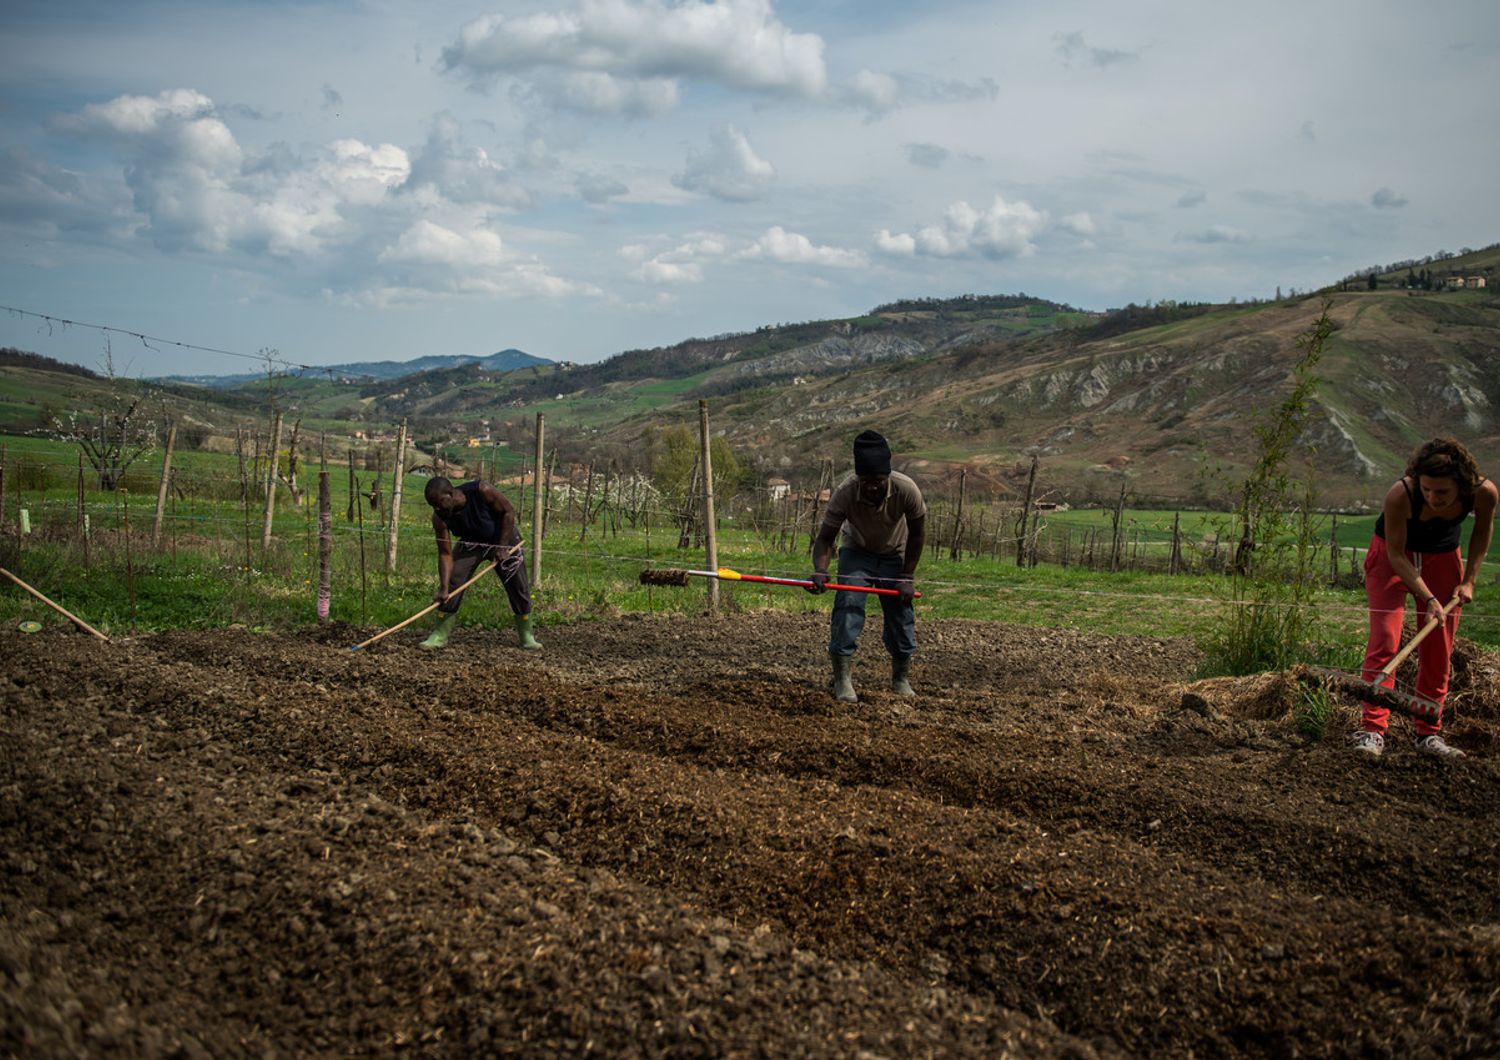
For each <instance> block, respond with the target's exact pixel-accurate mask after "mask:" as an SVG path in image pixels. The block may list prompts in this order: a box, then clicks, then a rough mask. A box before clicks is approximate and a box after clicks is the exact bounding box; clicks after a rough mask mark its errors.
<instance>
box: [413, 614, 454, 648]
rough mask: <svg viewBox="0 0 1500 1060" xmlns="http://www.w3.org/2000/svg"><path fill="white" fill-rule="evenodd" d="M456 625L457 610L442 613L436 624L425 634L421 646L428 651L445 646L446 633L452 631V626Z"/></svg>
mask: <svg viewBox="0 0 1500 1060" xmlns="http://www.w3.org/2000/svg"><path fill="white" fill-rule="evenodd" d="M456 625H458V612H457V611H454V612H452V613H451V614H446V615H444V616H443V617H442V618H440V619H438V620H437V625H435V626H433V627H432V632H431V633H429V634H428V635H427V639H426V640H424V641H423V642H422V644H421V647H423V648H426V649H427V650H429V651H432V650H433V649H436V648H443V647H446V646H447V644H448V634H450V633H452V632H453V627H454V626H456Z"/></svg>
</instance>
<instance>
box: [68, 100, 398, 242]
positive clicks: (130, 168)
mask: <svg viewBox="0 0 1500 1060" xmlns="http://www.w3.org/2000/svg"><path fill="white" fill-rule="evenodd" d="M62 124H63V126H64V127H65V128H67V129H69V130H71V131H72V132H74V133H76V134H77V135H79V136H81V137H83V138H86V139H88V138H93V139H99V138H102V139H104V140H105V141H107V142H109V143H111V144H113V145H114V146H115V147H116V148H117V149H118V150H119V152H120V154H121V156H122V159H123V161H124V162H125V163H126V165H125V182H126V184H127V185H128V187H129V188H130V192H131V196H132V201H133V203H134V206H135V208H136V210H138V211H139V212H140V213H141V214H142V215H144V217H145V218H146V231H147V232H148V233H149V234H150V235H151V237H152V238H153V239H154V240H155V242H156V243H157V244H158V245H159V246H161V247H163V248H164V249H168V250H176V249H192V250H199V251H206V252H209V253H223V252H225V251H228V250H230V249H231V248H241V249H254V248H259V247H264V248H265V249H267V250H269V251H270V252H271V253H272V254H275V255H288V254H296V253H311V252H315V251H318V250H320V249H322V248H323V247H324V245H325V244H326V242H327V241H328V240H329V239H330V238H336V237H337V232H336V230H337V229H338V227H339V225H340V222H341V221H342V220H343V217H344V211H345V210H346V209H349V208H359V207H364V206H371V205H374V204H378V203H380V202H382V201H384V200H385V199H386V197H387V196H388V195H389V194H390V192H391V191H392V190H394V189H395V188H398V187H400V186H401V185H402V184H403V183H404V182H405V181H406V179H407V176H408V175H409V173H410V166H409V163H408V161H407V156H406V152H405V151H403V150H402V149H401V148H399V147H396V146H394V145H392V144H380V145H377V146H371V145H368V144H365V143H362V142H360V141H359V140H354V139H341V140H335V141H333V142H332V143H330V144H328V145H327V146H326V147H324V148H322V149H320V150H319V151H318V152H317V153H316V154H315V155H314V157H313V158H312V159H311V161H306V160H301V159H297V158H295V157H293V156H291V155H289V154H275V155H267V156H265V157H262V158H252V157H249V156H247V154H246V152H245V151H244V150H243V149H242V148H241V147H240V145H239V143H238V142H237V141H236V140H235V137H234V134H233V133H231V132H230V130H229V127H228V126H227V125H225V123H224V122H223V121H221V120H220V119H219V118H218V117H216V116H215V107H214V103H213V100H211V99H210V98H209V97H207V96H205V95H203V94H202V93H200V92H195V91H193V90H191V89H173V90H169V91H165V92H161V93H159V94H158V95H156V96H151V97H148V96H120V97H118V98H116V99H113V100H110V101H109V102H108V103H95V104H89V105H88V106H85V107H84V108H83V109H82V110H81V111H80V112H79V113H78V114H76V115H73V116H71V117H69V118H66V119H64V121H63V123H62Z"/></svg>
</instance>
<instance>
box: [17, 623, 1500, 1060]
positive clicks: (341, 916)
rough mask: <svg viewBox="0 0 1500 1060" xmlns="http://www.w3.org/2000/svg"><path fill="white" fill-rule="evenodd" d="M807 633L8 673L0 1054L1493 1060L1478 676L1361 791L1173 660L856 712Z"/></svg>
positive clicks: (185, 655)
mask: <svg viewBox="0 0 1500 1060" xmlns="http://www.w3.org/2000/svg"><path fill="white" fill-rule="evenodd" d="M825 622H826V620H824V619H820V618H819V617H817V616H802V617H797V616H788V615H785V614H739V615H734V616H729V617H722V618H718V619H709V618H706V617H705V618H689V617H681V616H678V617H660V616H627V617H619V618H614V619H610V620H608V621H598V622H590V623H582V624H577V625H572V626H566V627H553V628H549V629H547V630H545V634H546V635H545V638H544V639H545V642H546V648H545V650H544V651H543V652H540V653H522V652H520V651H517V650H516V649H515V648H514V647H513V644H514V636H513V635H503V634H498V633H487V632H474V631H464V630H460V632H459V633H457V634H456V635H455V636H454V638H453V641H452V643H451V645H450V647H449V648H448V649H446V650H445V651H443V652H440V653H435V654H429V653H425V652H422V651H420V650H418V648H417V647H416V644H417V641H418V640H420V638H421V635H422V634H421V633H420V632H415V631H404V632H403V633H400V634H397V635H396V636H393V637H390V638H387V639H386V640H384V641H381V642H380V643H378V644H377V645H375V646H373V647H371V648H370V649H368V650H366V651H362V652H350V651H349V650H348V649H349V646H350V645H351V644H353V643H354V642H356V641H358V640H360V639H362V638H363V637H364V636H367V635H369V634H370V633H373V632H374V631H372V630H352V629H348V628H332V629H321V630H319V629H313V630H307V631H302V632H293V633H283V634H256V633H252V632H249V631H246V630H220V631H213V632H174V633H164V634H157V635H149V636H139V637H134V638H129V639H123V640H120V641H118V642H116V643H111V644H101V643H99V642H97V641H93V640H92V639H91V638H87V637H84V636H82V635H77V634H72V633H68V632H64V631H61V630H56V629H54V630H50V631H48V632H44V633H41V634H37V635H33V636H25V635H22V634H19V633H15V632H9V631H7V632H4V633H0V656H3V658H4V665H3V669H0V727H3V731H0V870H3V871H0V1054H4V1055H26V1056H71V1055H101V1054H105V1053H120V1054H124V1055H134V1056H154V1055H174V1056H188V1057H194V1056H213V1057H218V1056H242V1055H253V1056H306V1055H344V1054H351V1053H352V1054H363V1055H368V1054H377V1055H386V1054H394V1053H416V1054H422V1055H451V1056H472V1055H484V1054H495V1053H505V1054H527V1055H537V1056H543V1055H547V1056H550V1055H557V1054H566V1055H583V1054H599V1055H603V1056H637V1055H644V1056H776V1057H781V1056H850V1057H882V1056H884V1057H905V1056H982V1057H991V1056H1002V1055H1018V1056H1076V1057H1093V1056H1118V1055H1175V1056H1189V1055H1196V1056H1202V1055H1215V1056H1217V1055H1238V1054H1252V1055H1267V1054H1270V1055H1286V1056H1292V1055H1302V1054H1330V1053H1337V1054H1361V1055H1367V1056H1391V1057H1396V1056H1400V1057H1408V1056H1461V1055H1475V1056H1477V1055H1494V1054H1495V1053H1496V1052H1497V1051H1500V985H1497V984H1500V886H1497V881H1500V817H1497V815H1500V771H1497V769H1496V764H1495V762H1496V759H1495V757H1494V754H1495V744H1496V739H1495V736H1496V732H1497V731H1500V710H1497V706H1500V703H1497V696H1496V693H1495V692H1494V685H1495V684H1496V674H1497V673H1500V667H1497V665H1496V660H1495V659H1494V658H1492V657H1489V656H1486V655H1484V654H1483V653H1479V652H1476V651H1474V650H1473V649H1472V647H1465V649H1464V651H1463V652H1461V657H1460V661H1459V665H1457V666H1456V667H1455V671H1456V674H1455V680H1456V683H1457V685H1458V687H1456V689H1455V694H1454V702H1455V704H1456V705H1457V715H1458V716H1457V717H1456V718H1455V719H1453V720H1452V721H1451V723H1450V731H1451V735H1452V739H1453V741H1454V742H1455V743H1457V744H1458V745H1459V746H1463V747H1467V748H1468V749H1470V750H1471V751H1472V752H1474V753H1473V755H1472V756H1471V757H1470V758H1469V759H1468V760H1467V761H1464V762H1459V763H1453V764H1444V763H1435V762H1432V761H1429V760H1427V759H1423V758H1419V757H1418V756H1417V755H1416V754H1415V753H1414V752H1413V750H1412V748H1411V743H1410V740H1409V738H1408V737H1409V735H1410V730H1409V728H1407V727H1406V725H1405V723H1404V722H1400V721H1398V722H1396V723H1395V725H1394V727H1393V739H1392V740H1391V743H1390V750H1389V751H1388V752H1387V754H1386V756H1385V757H1384V758H1383V759H1381V760H1379V761H1370V760H1367V759H1365V758H1363V757H1359V756H1356V755H1354V754H1353V753H1351V752H1349V751H1348V750H1346V749H1345V748H1344V745H1343V735H1344V733H1346V732H1347V731H1348V730H1349V729H1350V728H1352V727H1353V724H1354V719H1355V713H1354V707H1353V704H1336V711H1335V715H1334V717H1333V720H1332V723H1331V726H1330V735H1329V738H1328V739H1327V740H1325V741H1322V742H1311V741H1309V740H1308V739H1307V737H1305V736H1304V735H1303V729H1302V728H1301V727H1300V726H1299V724H1298V723H1297V721H1296V719H1295V715H1296V713H1297V712H1298V710H1299V709H1300V708H1299V706H1298V702H1299V701H1298V699H1297V697H1296V694H1295V692H1294V691H1291V692H1289V691H1287V688H1291V689H1295V684H1294V683H1293V684H1291V685H1286V684H1285V683H1282V685H1278V686H1277V687H1278V688H1281V691H1280V692H1277V691H1276V690H1275V689H1271V690H1270V691H1269V692H1268V690H1267V687H1266V685H1265V683H1264V682H1262V683H1261V684H1260V685H1256V686H1254V687H1249V686H1246V687H1244V688H1241V687H1240V686H1238V685H1237V684H1236V683H1235V682H1227V683H1226V682H1223V681H1219V682H1200V683H1193V682H1192V674H1193V671H1194V667H1195V666H1196V664H1197V659H1196V657H1195V655H1194V652H1193V650H1192V648H1191V646H1189V645H1187V644H1185V643H1180V642H1175V641H1167V640H1151V639H1132V638H1107V637H1100V636H1088V635H1083V634H1079V633H1074V632H1068V631H1063V630H1044V629H1035V628H1020V627H1011V626H1001V625H995V624H988V623H978V622H960V621H952V622H922V623H919V629H918V633H919V637H920V638H921V644H922V647H921V651H920V654H919V655H918V657H917V660H916V665H915V666H914V667H913V681H914V684H915V685H916V686H917V688H918V690H919V692H920V695H919V697H918V698H916V699H914V700H902V699H899V698H897V697H896V696H894V695H892V694H891V693H890V692H889V691H887V690H886V689H885V685H886V681H887V678H888V674H887V672H886V668H885V666H884V657H883V655H882V653H881V650H880V646H879V640H878V628H872V629H871V630H869V631H867V633H866V635H865V640H864V650H863V651H862V652H861V653H860V655H859V656H858V657H857V661H856V665H855V679H856V684H857V686H858V687H859V689H860V692H861V697H862V698H861V702H860V703H858V704H855V705H842V704H838V703H835V702H834V701H833V700H832V699H831V698H830V697H829V696H828V694H827V692H826V690H825V684H824V683H825V680H826V670H827V659H826V656H825V655H824V648H823V645H824V643H825V636H826V625H825ZM874 625H875V626H877V627H878V621H877V622H874ZM1283 686H1285V687H1283ZM1241 693H1243V694H1241ZM1278 697H1280V698H1278Z"/></svg>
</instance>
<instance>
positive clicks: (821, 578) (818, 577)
mask: <svg viewBox="0 0 1500 1060" xmlns="http://www.w3.org/2000/svg"><path fill="white" fill-rule="evenodd" d="M808 582H809V584H808V585H805V586H803V588H805V589H806V590H807V591H808V592H810V593H812V594H813V595H814V596H817V595H818V594H819V593H826V592H827V591H828V572H827V571H826V570H815V571H813V572H812V577H811V578H809V579H808Z"/></svg>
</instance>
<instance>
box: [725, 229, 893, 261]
mask: <svg viewBox="0 0 1500 1060" xmlns="http://www.w3.org/2000/svg"><path fill="white" fill-rule="evenodd" d="M737 256H738V257H741V258H751V259H754V258H764V259H766V260H768V261H775V262H780V263H782V264H784V265H827V266H831V267H833V268H854V267H857V266H859V265H863V264H864V263H865V257H864V255H863V254H861V253H859V252H858V251H854V250H844V249H841V248H839V247H826V246H818V245H816V244H814V243H813V241H812V240H810V239H808V238H807V237H806V236H804V235H802V234H800V233H798V232H788V231H786V229H784V228H782V227H781V226H780V225H773V226H771V227H770V228H768V229H766V231H765V233H764V234H763V235H762V236H761V237H760V238H759V239H757V240H756V241H755V242H754V243H751V244H750V245H749V246H748V247H746V248H745V249H744V250H742V251H740V253H739V254H738V255H737Z"/></svg>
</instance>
